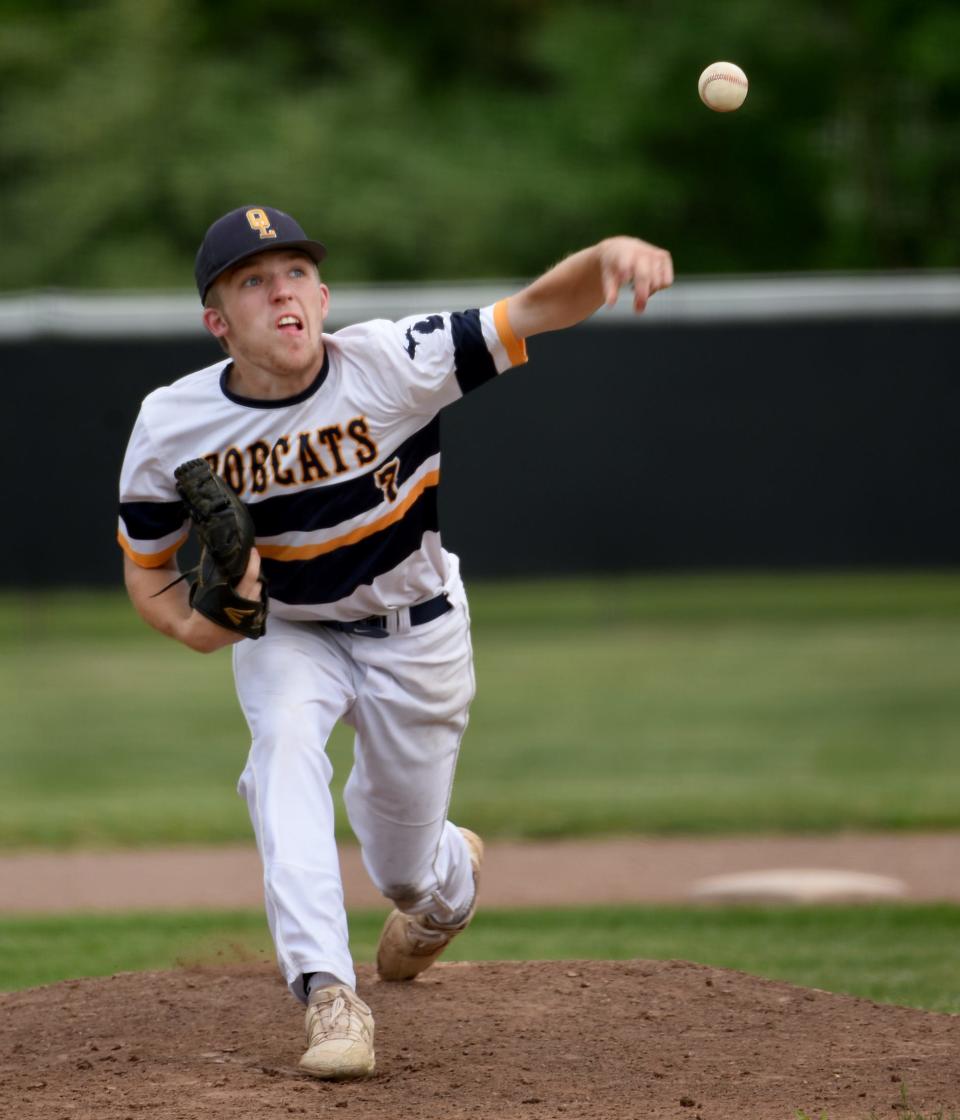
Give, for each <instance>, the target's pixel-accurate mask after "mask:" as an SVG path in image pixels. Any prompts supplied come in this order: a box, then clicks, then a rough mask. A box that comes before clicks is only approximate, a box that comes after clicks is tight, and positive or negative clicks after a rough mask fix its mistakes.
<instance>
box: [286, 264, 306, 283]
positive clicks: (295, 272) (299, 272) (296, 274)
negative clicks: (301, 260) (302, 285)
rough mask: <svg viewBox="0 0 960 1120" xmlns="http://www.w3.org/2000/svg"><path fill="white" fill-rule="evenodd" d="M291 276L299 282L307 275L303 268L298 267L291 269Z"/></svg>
mask: <svg viewBox="0 0 960 1120" xmlns="http://www.w3.org/2000/svg"><path fill="white" fill-rule="evenodd" d="M290 275H291V276H292V277H293V279H294V280H299V279H300V278H301V277H303V276H306V275H307V274H306V272H304V270H303V269H302V268H300V267H299V266H297V267H296V268H291V269H290Z"/></svg>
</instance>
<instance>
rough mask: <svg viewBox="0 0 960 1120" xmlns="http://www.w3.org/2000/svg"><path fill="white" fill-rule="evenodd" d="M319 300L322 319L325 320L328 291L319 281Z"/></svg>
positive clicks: (328, 301) (327, 307)
mask: <svg viewBox="0 0 960 1120" xmlns="http://www.w3.org/2000/svg"><path fill="white" fill-rule="evenodd" d="M320 300H321V303H320V307H321V311H322V314H323V317H324V319H326V317H327V312H328V311H329V309H330V289H329V288H328V287H327V285H326V284H324V282H323V281H322V280H321V281H320Z"/></svg>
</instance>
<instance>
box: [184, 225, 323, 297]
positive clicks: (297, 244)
mask: <svg viewBox="0 0 960 1120" xmlns="http://www.w3.org/2000/svg"><path fill="white" fill-rule="evenodd" d="M284 249H287V250H289V249H299V250H300V251H301V252H303V253H306V255H307V256H308V257H310V258H311V259H312V260H314V261H315V262H316V263H317V264H319V263H320V262H321V261H322V260H323V259H324V257H326V255H327V247H326V245H322V244H321V243H320V242H319V241H309V240H303V241H274V242H272V243H271V244H270V245H258V246H256V248H254V249H249V250H248V251H247V252H245V253H240V254H239V255H238V256H236V257H234V258H233V259H232V260H229V261H227V263H226V264H225V265H223V267H222V268H221V269H220V270H219V271H218V272H217V274H216V275H215V276H212V277H211V278H210V280H209V281H208V282H207V286H206V287H205V288H204V289H203V295H202V296H201V297H200V298H201V301H202V300H205V299H206V298H207V292H209V291H210V289H211V288H212V287H213V285H214V284H215V283H216V282H217V281H218V280H219V279H220V277H221V276H222V275H223V274H224V273H225V272H228V271H229V270H230V269H231V268H235V267H236V266H237V265H238V264H240V262H241V261H245V260H247V259H248V258H249V257H257V256H259V255H260V254H261V253H276V252H280V251H281V250H284Z"/></svg>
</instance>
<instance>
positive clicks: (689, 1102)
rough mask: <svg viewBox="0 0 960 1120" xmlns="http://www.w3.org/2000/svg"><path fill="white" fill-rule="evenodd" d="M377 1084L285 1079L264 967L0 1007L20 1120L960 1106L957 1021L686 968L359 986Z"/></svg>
mask: <svg viewBox="0 0 960 1120" xmlns="http://www.w3.org/2000/svg"><path fill="white" fill-rule="evenodd" d="M359 988H360V992H361V994H362V995H363V997H364V998H365V999H366V1000H367V1001H368V1003H369V1004H370V1006H371V1007H372V1009H373V1012H374V1015H375V1016H376V1022H377V1043H376V1045H377V1073H376V1075H375V1076H374V1077H373V1078H372V1079H370V1080H367V1081H362V1082H351V1083H343V1084H328V1083H324V1082H318V1081H314V1080H312V1079H310V1078H307V1077H305V1076H303V1075H301V1074H300V1073H298V1071H297V1069H296V1062H297V1059H298V1058H299V1056H300V1053H301V1050H302V1033H301V1027H302V1014H301V1012H300V1009H299V1007H298V1005H296V1004H295V1003H294V1001H293V1000H292V998H291V997H290V996H289V994H288V993H287V991H286V989H285V987H284V986H283V984H282V982H281V981H280V979H279V977H278V975H277V973H276V971H275V969H274V967H273V966H272V965H265V964H263V965H261V964H257V965H238V966H233V967H227V968H218V969H199V970H190V969H183V970H178V971H173V972H153V973H123V974H120V975H117V976H114V977H112V978H110V979H106V980H74V981H66V982H64V983H61V984H56V985H53V986H51V987H47V988H35V989H30V990H26V991H20V992H14V993H10V994H6V995H3V996H0V1042H2V1061H0V1104H2V1109H0V1111H2V1114H3V1115H4V1116H8V1117H11V1118H16V1120H60V1118H70V1120H127V1118H132V1117H139V1116H148V1117H152V1118H156V1120H201V1118H203V1120H227V1118H229V1120H236V1118H239V1117H244V1118H252V1120H260V1118H264V1120H266V1118H271V1120H272V1118H278V1117H288V1116H318V1115H319V1116H324V1115H330V1116H346V1117H353V1118H354V1120H372V1118H374V1117H376V1118H378V1120H383V1118H389V1120H394V1118H400V1117H404V1118H405V1117H417V1118H421V1117H422V1118H430V1120H432V1118H437V1120H440V1118H453V1120H459V1118H461V1117H484V1118H487V1117H497V1118H501V1117H502V1118H504V1120H512V1118H520V1117H523V1118H539V1117H544V1118H546V1117H551V1118H553V1117H561V1118H563V1120H567V1118H570V1120H572V1118H574V1117H576V1118H584V1120H599V1118H604V1120H606V1118H617V1120H619V1118H630V1120H633V1118H637V1120H640V1118H644V1120H647V1118H650V1120H660V1118H666V1117H688V1118H690V1120H696V1118H701V1120H787V1118H796V1116H797V1115H798V1110H800V1109H802V1110H803V1111H804V1112H805V1113H806V1114H807V1115H808V1116H810V1117H816V1118H818V1120H819V1117H820V1116H821V1114H825V1115H826V1116H828V1117H829V1120H870V1118H872V1117H874V1116H875V1117H888V1116H896V1115H902V1114H903V1111H904V1101H905V1099H906V1100H907V1101H908V1103H909V1107H910V1109H911V1110H913V1109H915V1110H916V1111H917V1112H918V1113H922V1114H923V1115H924V1116H925V1117H932V1116H936V1114H937V1112H938V1111H939V1110H941V1109H942V1110H943V1115H944V1117H945V1118H946V1117H948V1116H949V1115H950V1113H951V1112H952V1111H953V1110H954V1109H955V1108H956V1107H957V1105H958V1103H960V1062H958V1054H960V1017H958V1016H950V1015H940V1014H933V1013H929V1012H923V1011H915V1010H910V1009H906V1008H897V1007H889V1006H881V1005H878V1004H874V1003H872V1002H870V1001H868V1000H862V999H854V998H851V997H849V996H838V995H832V994H829V993H827V992H821V991H816V990H810V989H804V988H797V987H793V986H791V985H788V984H783V983H775V982H770V981H765V980H758V979H756V978H753V977H750V976H746V975H743V974H741V973H736V972H729V971H724V970H721V969H715V968H708V967H704V966H701V965H695V964H689V963H685V962H681V961H660V962H649V961H629V962H618V963H612V962H599V961H590V962H571V961H566V962H561V963H549V964H548V963H542V962H528V963H483V964H457V963H450V964H440V965H438V966H436V967H435V968H434V969H432V970H431V971H430V972H428V973H427V974H425V975H424V976H422V977H421V978H420V979H418V980H417V981H415V982H413V983H407V984H385V983H381V982H378V981H377V980H376V979H375V977H374V976H373V974H372V971H371V969H370V967H369V966H366V967H364V968H361V970H360V985H359Z"/></svg>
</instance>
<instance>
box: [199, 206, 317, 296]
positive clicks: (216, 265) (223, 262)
mask: <svg viewBox="0 0 960 1120" xmlns="http://www.w3.org/2000/svg"><path fill="white" fill-rule="evenodd" d="M268 249H300V250H301V251H302V252H304V253H306V254H307V256H308V257H312V258H313V259H314V260H315V261H316V262H317V264H319V263H320V262H321V261H322V260H323V258H324V257H325V256H326V255H327V250H326V247H325V246H324V245H321V244H320V242H319V241H311V240H310V238H309V237H307V235H306V234H305V233H304V232H303V230H302V229H301V228H300V225H299V223H298V222H296V221H295V220H294V219H293V218H291V217H290V215H289V214H284V212H283V211H282V210H274V209H273V207H272V206H240V207H239V208H238V209H236V210H231V211H230V213H229V214H224V215H223V217H222V218H217V220H216V221H215V222H214V223H213V225H212V226H211V227H210V228H209V229H208V230H207V232H206V234H205V235H204V238H203V241H202V242H201V243H200V249H199V250H198V252H197V261H196V264H195V265H194V270H193V271H194V275H195V276H196V278H197V291H198V292H199V293H200V301H201V303H202V302H203V301H204V300H205V299H206V298H207V292H208V291H209V290H210V285H211V284H212V283H213V282H214V280H216V278H217V277H218V276H219V275H220V274H221V273H223V272H226V270H227V269H228V268H232V267H233V266H234V265H235V264H238V263H239V262H240V261H242V260H244V259H245V258H246V257H252V256H253V255H254V254H255V253H263V252H265V251H266V250H268Z"/></svg>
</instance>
